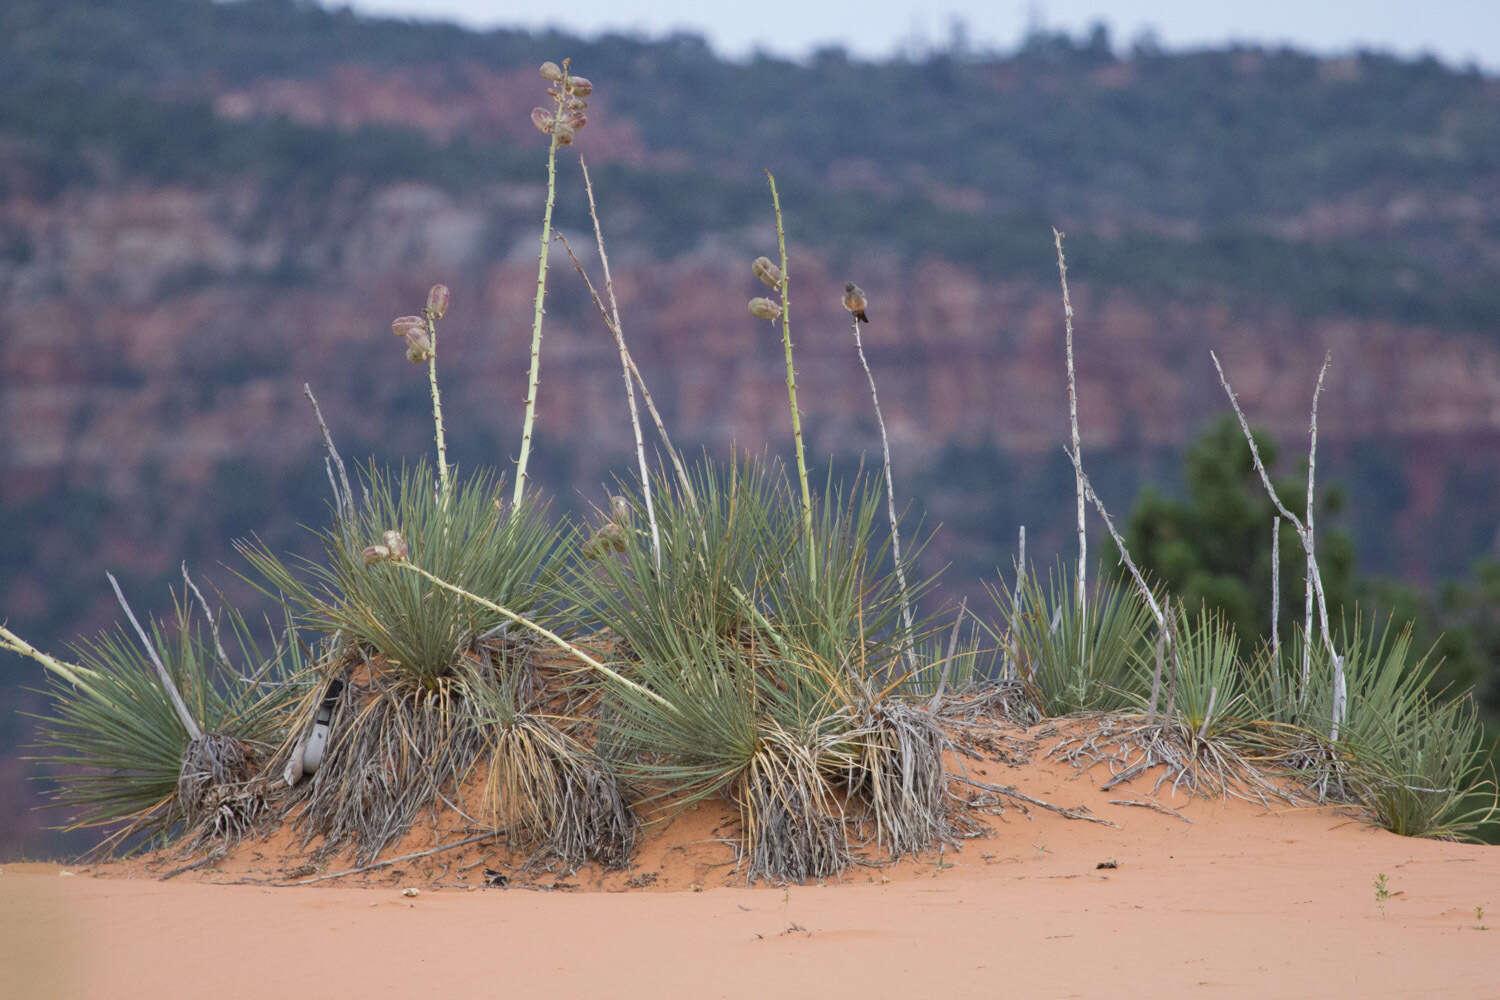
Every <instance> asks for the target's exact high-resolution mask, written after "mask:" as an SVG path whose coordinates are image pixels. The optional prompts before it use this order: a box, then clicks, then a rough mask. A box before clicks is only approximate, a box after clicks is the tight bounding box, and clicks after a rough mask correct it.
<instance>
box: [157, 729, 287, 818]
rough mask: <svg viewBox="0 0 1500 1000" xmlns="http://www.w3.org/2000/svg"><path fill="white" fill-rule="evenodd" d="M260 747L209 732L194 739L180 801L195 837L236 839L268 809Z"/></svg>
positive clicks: (186, 759)
mask: <svg viewBox="0 0 1500 1000" xmlns="http://www.w3.org/2000/svg"><path fill="white" fill-rule="evenodd" d="M258 765H259V761H258V760H257V759H256V754H255V752H254V751H253V750H252V749H251V748H250V747H249V746H247V745H246V744H245V743H244V742H242V741H241V740H237V739H235V738H234V737H233V736H224V735H221V734H218V733H205V734H203V735H202V736H199V737H197V738H196V739H194V740H192V741H190V742H189V743H188V746H187V750H186V751H185V752H184V753H183V755H182V770H181V772H180V773H179V775H178V778H177V803H178V806H179V807H180V808H181V809H182V812H183V816H184V817H185V820H186V824H187V828H188V829H189V830H191V831H196V833H195V834H194V836H193V841H192V842H193V843H194V844H195V845H196V844H200V843H202V842H204V841H206V840H217V841H232V840H234V839H236V838H238V837H241V836H244V835H245V834H246V833H248V832H249V831H250V830H251V829H252V828H253V827H254V826H255V824H256V822H257V821H258V820H259V819H260V818H261V816H262V815H263V814H264V812H265V809H266V800H265V796H264V794H263V786H262V784H261V783H260V782H258V781H256V780H255V777H256V774H257V773H258V770H259V766H258Z"/></svg>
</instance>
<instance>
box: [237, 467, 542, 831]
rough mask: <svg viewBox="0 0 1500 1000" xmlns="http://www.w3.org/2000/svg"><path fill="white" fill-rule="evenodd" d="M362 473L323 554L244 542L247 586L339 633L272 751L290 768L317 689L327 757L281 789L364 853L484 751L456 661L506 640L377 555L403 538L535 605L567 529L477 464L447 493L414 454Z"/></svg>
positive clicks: (480, 588)
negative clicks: (253, 578) (280, 552)
mask: <svg viewBox="0 0 1500 1000" xmlns="http://www.w3.org/2000/svg"><path fill="white" fill-rule="evenodd" d="M366 480H367V486H366V490H365V493H366V495H367V497H368V499H367V500H366V502H365V503H364V504H363V505H362V506H360V507H358V508H357V509H356V510H355V513H354V515H353V517H351V518H349V519H347V520H342V521H339V522H336V523H335V524H334V526H333V527H331V528H328V529H325V530H323V531H320V532H318V536H319V538H320V539H321V540H322V542H323V549H324V558H325V560H326V561H325V562H323V563H318V562H313V561H310V560H301V561H300V565H299V566H297V567H296V568H293V567H292V566H289V565H288V564H287V563H285V562H283V561H282V560H281V559H280V558H279V557H277V556H275V555H274V554H272V553H271V552H269V551H268V550H267V549H266V548H265V547H264V546H262V545H259V544H243V545H241V546H240V549H241V551H242V553H243V554H244V555H245V557H246V558H247V560H248V561H249V562H250V564H251V566H252V567H253V568H254V569H255V570H256V571H258V573H259V575H260V577H261V580H260V582H259V583H258V585H259V586H261V587H262V589H263V590H265V591H266V592H267V593H268V594H271V595H272V596H275V597H277V598H279V599H280V600H283V601H285V602H286V604H287V605H288V606H289V607H290V608H291V609H292V610H293V611H294V612H295V614H296V615H297V619H298V621H299V622H300V623H302V624H304V625H306V626H307V627H309V628H311V629H314V630H316V631H319V632H322V633H325V634H336V635H338V636H341V637H342V639H343V640H344V641H343V642H342V644H341V645H340V646H339V647H338V648H337V649H336V650H334V652H333V653H332V655H330V656H329V657H328V658H327V659H326V660H325V662H324V664H323V667H322V670H321V673H320V681H319V684H318V686H317V688H316V689H314V690H312V691H310V692H309V693H308V695H307V696H306V697H305V698H304V699H303V701H302V703H301V704H300V706H299V707H298V710H297V713H296V716H295V718H296V721H297V726H296V729H295V730H294V732H293V733H292V735H291V737H290V738H289V739H288V740H287V741H286V742H285V743H284V744H283V746H282V747H281V749H280V751H278V754H277V756H276V760H275V763H276V764H277V765H278V766H279V765H281V764H288V765H290V766H291V768H292V780H294V781H295V780H297V775H298V774H300V768H299V767H298V764H299V763H300V761H299V754H301V753H302V744H301V740H300V737H301V736H302V735H303V734H305V733H306V732H307V731H308V730H309V729H310V727H311V726H312V725H313V720H314V717H315V716H316V715H317V714H318V712H319V711H320V710H322V709H323V708H324V706H325V703H326V707H327V710H328V712H329V718H328V720H327V722H328V736H327V744H326V749H325V751H324V754H323V758H322V760H321V761H320V762H319V764H318V766H317V770H316V773H315V774H314V775H313V780H312V781H310V782H307V783H305V784H303V785H302V786H301V787H300V788H299V789H298V790H297V791H296V792H295V793H294V795H293V798H294V800H296V801H303V800H305V803H306V807H305V808H304V809H302V810H301V812H300V813H299V818H300V822H301V823H302V824H303V826H304V828H305V829H306V831H307V833H308V835H309V836H323V837H325V838H327V841H328V843H329V844H330V845H332V844H337V843H341V842H343V841H345V840H348V841H351V842H352V843H354V844H355V845H356V848H357V850H359V851H360V852H362V853H363V855H364V856H365V857H373V856H374V855H375V854H376V853H378V852H379V851H380V850H381V849H382V848H383V847H385V846H386V845H387V844H390V843H392V842H393V841H395V840H396V839H397V838H399V837H400V836H401V835H402V834H403V833H405V831H406V830H407V829H408V828H409V827H410V825H411V822H412V821H413V820H414V819H415V818H416V816H417V814H418V812H419V811H420V810H421V809H422V808H424V807H426V806H427V805H429V804H430V803H431V802H432V801H434V799H435V798H436V796H437V794H438V792H439V791H440V790H442V789H443V788H444V787H447V786H451V785H452V784H454V783H455V782H457V781H458V780H459V779H460V778H461V777H462V776H463V775H465V774H467V773H468V772H469V769H470V768H471V767H472V766H473V764H474V762H475V761H476V760H477V759H478V758H479V757H480V755H481V754H482V753H483V752H484V751H485V749H486V747H487V745H488V739H487V734H486V732H485V731H484V730H483V728H482V727H481V726H478V725H476V724H475V721H474V719H473V718H472V715H471V713H470V711H469V708H468V699H469V696H470V694H471V691H472V688H473V686H474V682H473V681H472V679H467V680H466V671H467V670H469V669H470V668H471V667H472V665H473V664H474V663H477V662H488V660H487V657H489V655H490V654H491V652H493V651H494V650H496V649H500V650H502V651H503V650H505V648H506V644H507V638H506V636H505V634H504V633H505V630H506V626H507V624H508V620H507V619H506V618H504V617H503V616H502V615H499V614H498V613H496V612H494V611H492V610H491V609H489V608H486V607H484V606H483V605H481V604H477V603H475V602H473V601H470V600H468V599H466V598H465V597H463V596H460V595H458V594H455V593H453V592H452V591H450V590H447V589H445V588H442V587H437V586H435V585H433V584H431V583H430V582H429V581H426V580H423V579H422V578H420V577H418V576H416V575H414V574H411V573H408V572H404V571H403V570H402V569H400V568H399V567H398V566H396V565H394V564H392V563H390V562H388V561H386V560H385V559H383V558H381V553H382V552H384V553H385V555H386V556H389V555H390V551H389V548H390V546H392V545H399V546H400V547H401V548H402V550H403V552H404V553H405V554H407V555H409V557H410V559H411V560H412V561H414V562H415V561H418V560H420V562H421V564H422V565H423V566H427V567H431V568H432V570H433V572H434V573H438V574H440V575H441V576H442V578H443V579H445V580H449V581H452V582H453V583H454V584H455V585H458V586H461V587H463V588H464V589H466V590H468V591H469V592H471V593H474V594H477V595H479V596H481V597H484V598H486V599H488V600H490V601H493V602H496V603H501V604H503V605H504V606H506V607H519V608H522V609H524V610H525V611H527V612H529V613H531V614H532V615H534V616H536V617H538V618H547V617H548V615H549V613H550V612H551V610H552V609H553V607H554V604H555V601H556V599H557V598H556V593H555V590H554V588H553V586H552V577H553V571H552V569H551V567H550V565H549V561H550V559H551V557H552V556H553V555H554V553H555V552H556V551H557V549H558V547H559V544H560V541H561V539H562V537H563V534H564V532H565V531H567V530H568V528H567V526H566V524H564V523H561V522H554V521H552V520H551V519H550V518H549V517H548V516H547V513H546V510H545V508H544V507H543V506H542V505H540V504H536V503H533V502H530V501H523V503H522V505H521V506H520V507H507V506H506V505H505V504H504V503H503V501H502V499H501V483H500V482H499V481H498V480H497V479H496V478H495V477H493V476H491V475H488V474H485V473H480V474H478V475H473V476H469V477H463V476H459V475H458V474H457V473H455V474H454V475H453V476H452V477H451V480H450V486H449V491H448V493H447V494H440V493H439V490H438V488H437V485H438V484H437V483H436V482H435V480H434V477H433V475H432V472H431V470H430V468H429V467H428V466H427V465H426V464H425V463H422V464H419V465H417V466H415V467H411V468H406V469H403V470H402V471H401V472H399V473H389V472H381V471H378V470H373V469H372V470H370V471H368V472H367V473H366ZM372 542H373V543H374V544H370V543H372ZM514 663H515V659H514V658H502V661H501V662H500V664H499V665H498V666H495V667H493V668H492V670H499V671H501V672H502V674H503V671H505V670H509V669H513V665H514ZM503 681H504V677H503V676H498V675H497V676H492V682H493V683H497V684H499V683H503ZM335 682H336V683H335Z"/></svg>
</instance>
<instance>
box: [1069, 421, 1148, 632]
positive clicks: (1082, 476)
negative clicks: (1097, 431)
mask: <svg viewBox="0 0 1500 1000" xmlns="http://www.w3.org/2000/svg"><path fill="white" fill-rule="evenodd" d="M1068 457H1069V458H1071V459H1072V460H1073V472H1074V473H1075V475H1076V476H1077V477H1078V484H1079V488H1080V489H1081V490H1082V491H1083V493H1082V495H1083V496H1085V497H1087V498H1088V499H1089V500H1091V501H1093V504H1094V509H1095V510H1097V511H1098V512H1099V516H1100V517H1102V518H1103V519H1104V527H1105V528H1107V529H1108V530H1109V537H1110V538H1113V539H1114V541H1115V546H1116V547H1117V548H1118V549H1119V550H1120V561H1121V562H1122V563H1124V564H1125V568H1126V569H1128V570H1129V571H1130V576H1131V579H1133V580H1134V581H1135V585H1136V588H1137V589H1138V590H1140V592H1141V596H1142V597H1144V598H1145V599H1146V605H1147V606H1148V607H1149V608H1150V609H1151V614H1152V616H1153V617H1155V618H1156V624H1157V625H1158V626H1164V625H1165V624H1166V615H1165V614H1164V613H1163V612H1162V609H1161V606H1160V605H1159V604H1157V603H1156V595H1154V594H1152V593H1151V588H1150V587H1149V586H1148V585H1147V584H1146V578H1145V577H1144V576H1142V575H1141V571H1140V570H1139V569H1138V568H1136V565H1135V560H1134V559H1131V558H1130V550H1129V549H1127V548H1126V547H1125V539H1123V538H1121V537H1120V533H1119V532H1118V531H1116V530H1115V522H1114V519H1113V518H1111V517H1110V516H1109V511H1108V510H1106V509H1105V507H1104V501H1103V500H1100V499H1099V494H1097V493H1095V492H1094V486H1093V484H1092V483H1090V482H1089V477H1088V474H1087V473H1086V472H1084V471H1083V462H1082V460H1081V459H1080V458H1079V457H1078V453H1077V452H1076V451H1073V452H1068Z"/></svg>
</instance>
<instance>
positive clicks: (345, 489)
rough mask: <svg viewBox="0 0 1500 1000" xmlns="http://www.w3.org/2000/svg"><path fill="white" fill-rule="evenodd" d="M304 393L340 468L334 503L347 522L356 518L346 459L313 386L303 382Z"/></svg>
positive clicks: (326, 444) (326, 445)
mask: <svg viewBox="0 0 1500 1000" xmlns="http://www.w3.org/2000/svg"><path fill="white" fill-rule="evenodd" d="M302 394H303V395H304V396H306V397H307V401H308V402H309V403H311V404H312V408H313V416H315V417H317V418H318V428H319V429H320V430H321V431H322V432H323V448H324V450H326V451H327V452H328V458H329V459H330V460H332V462H333V467H334V468H337V469H338V470H339V481H338V482H337V483H334V484H333V503H334V509H335V510H336V511H337V513H338V515H339V519H340V520H341V521H343V522H344V523H346V524H347V523H349V522H350V521H352V520H353V518H354V491H352V490H351V489H349V473H348V471H347V470H345V468H344V460H343V459H342V458H340V457H339V450H338V449H337V448H335V447H334V446H333V435H332V434H330V433H329V432H328V423H327V421H325V420H324V419H323V410H322V408H321V407H320V406H318V397H317V396H314V395H313V391H312V386H311V385H309V384H307V383H306V382H303V383H302ZM332 478H333V473H332V471H330V472H329V479H330V480H332Z"/></svg>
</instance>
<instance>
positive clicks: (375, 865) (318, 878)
mask: <svg viewBox="0 0 1500 1000" xmlns="http://www.w3.org/2000/svg"><path fill="white" fill-rule="evenodd" d="M495 836H496V833H495V832H494V831H490V832H488V833H477V834H475V835H474V836H472V837H467V838H465V839H463V840H455V841H454V842H453V843H451V844H443V845H441V846H439V847H433V848H429V849H428V850H425V851H417V852H416V853H415V854H403V855H401V856H400V857H399V858H386V859H385V860H384V861H375V862H372V863H371V864H368V865H360V866H359V867H358V868H350V869H348V870H347V871H341V872H330V873H328V874H327V875H314V876H313V877H312V878H305V879H300V880H298V881H296V882H272V883H270V884H271V885H274V886H277V887H278V888H281V887H286V886H293V885H312V884H313V883H314V882H326V881H328V880H329V879H334V878H345V877H347V876H349V875H363V874H364V873H365V872H372V871H375V870H377V869H380V868H386V867H388V866H390V865H394V864H399V863H401V862H402V861H415V860H416V859H417V858H426V857H431V856H432V855H434V854H441V853H442V852H444V851H451V850H453V849H454V848H456V847H466V846H468V845H469V844H477V843H479V842H480V841H481V840H491V839H493V838H494V837H495Z"/></svg>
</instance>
